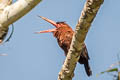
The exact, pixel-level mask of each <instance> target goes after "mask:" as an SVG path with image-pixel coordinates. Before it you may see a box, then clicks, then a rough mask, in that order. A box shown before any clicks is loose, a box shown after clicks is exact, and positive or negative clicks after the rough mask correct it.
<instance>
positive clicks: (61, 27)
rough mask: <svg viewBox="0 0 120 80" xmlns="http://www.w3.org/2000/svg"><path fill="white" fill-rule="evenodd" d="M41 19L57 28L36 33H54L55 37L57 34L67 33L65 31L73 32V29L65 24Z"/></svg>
mask: <svg viewBox="0 0 120 80" xmlns="http://www.w3.org/2000/svg"><path fill="white" fill-rule="evenodd" d="M39 17H40V18H42V19H43V20H45V21H47V22H49V23H51V24H52V25H53V26H54V27H55V28H53V29H49V30H44V31H40V32H36V33H48V32H52V33H53V34H54V36H55V34H56V33H57V32H58V33H62V32H65V31H68V30H72V28H71V27H70V26H69V25H68V24H66V23H65V22H55V21H52V20H50V19H47V18H45V17H42V16H39Z"/></svg>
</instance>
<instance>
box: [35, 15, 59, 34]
mask: <svg viewBox="0 0 120 80" xmlns="http://www.w3.org/2000/svg"><path fill="white" fill-rule="evenodd" d="M39 17H40V18H42V19H43V20H45V21H47V22H49V23H50V24H52V25H53V26H55V27H56V28H58V27H59V26H58V24H57V23H56V22H54V21H52V20H50V19H47V18H45V17H42V16H39ZM56 28H54V29H49V30H45V31H40V32H35V33H48V32H54V31H56Z"/></svg>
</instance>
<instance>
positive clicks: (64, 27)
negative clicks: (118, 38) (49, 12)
mask: <svg viewBox="0 0 120 80" xmlns="http://www.w3.org/2000/svg"><path fill="white" fill-rule="evenodd" d="M39 17H40V18H42V19H43V20H45V21H47V22H48V23H50V24H52V25H53V26H55V28H53V29H49V30H44V31H39V32H36V33H38V34H39V33H48V32H52V33H53V36H54V37H55V38H56V39H57V42H58V45H59V46H60V47H61V48H62V49H63V51H64V53H65V56H67V53H68V50H69V48H70V44H71V41H72V36H73V34H74V31H73V30H72V28H71V27H70V26H69V25H68V24H67V23H66V22H55V21H52V20H50V19H47V18H45V17H42V16H39ZM89 59H90V58H89V55H88V51H87V48H86V45H85V43H84V46H83V47H82V52H81V55H80V59H79V60H78V62H79V63H80V64H83V65H84V67H85V71H86V74H87V75H88V76H91V75H92V71H91V68H90V65H89V62H88V60H89Z"/></svg>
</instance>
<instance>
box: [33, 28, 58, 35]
mask: <svg viewBox="0 0 120 80" xmlns="http://www.w3.org/2000/svg"><path fill="white" fill-rule="evenodd" d="M55 31H56V28H54V29H49V30H44V31H40V32H35V33H37V34H39V33H48V32H55Z"/></svg>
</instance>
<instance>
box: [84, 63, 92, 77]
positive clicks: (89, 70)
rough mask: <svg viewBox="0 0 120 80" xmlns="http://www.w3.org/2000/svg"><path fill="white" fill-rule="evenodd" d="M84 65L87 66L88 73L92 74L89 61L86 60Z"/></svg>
mask: <svg viewBox="0 0 120 80" xmlns="http://www.w3.org/2000/svg"><path fill="white" fill-rule="evenodd" d="M84 67H85V71H86V73H87V75H88V76H91V75H92V71H91V69H90V66H89V63H88V61H86V63H84Z"/></svg>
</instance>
